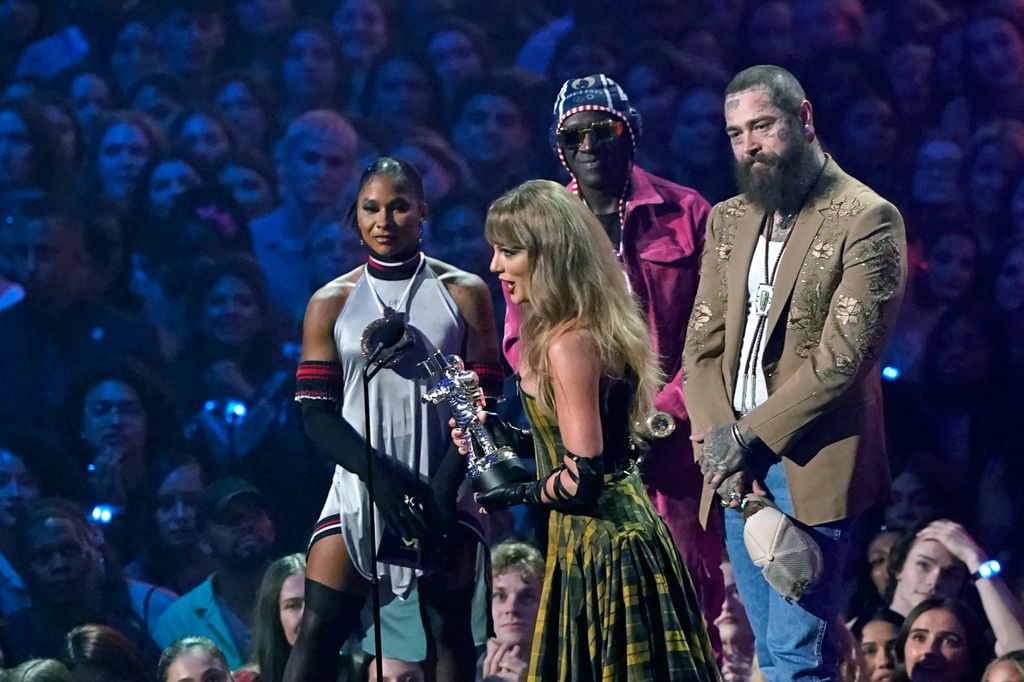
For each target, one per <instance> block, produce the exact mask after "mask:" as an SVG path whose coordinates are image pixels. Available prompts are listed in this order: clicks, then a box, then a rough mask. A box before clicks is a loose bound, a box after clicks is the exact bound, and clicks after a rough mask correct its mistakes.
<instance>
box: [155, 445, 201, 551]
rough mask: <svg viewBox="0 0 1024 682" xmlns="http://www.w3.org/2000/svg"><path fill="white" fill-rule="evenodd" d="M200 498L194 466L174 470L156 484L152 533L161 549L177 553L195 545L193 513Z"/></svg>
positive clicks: (199, 471) (195, 529)
mask: <svg viewBox="0 0 1024 682" xmlns="http://www.w3.org/2000/svg"><path fill="white" fill-rule="evenodd" d="M202 494H203V477H202V471H201V470H200V468H199V465H198V464H196V463H194V462H190V463H188V464H184V465H182V466H180V467H178V468H177V469H174V470H173V471H171V473H169V474H167V477H166V478H165V479H164V480H163V482H162V483H160V487H159V488H158V489H157V493H156V529H157V533H159V534H160V542H161V543H162V544H163V545H164V546H165V547H168V548H170V549H173V550H178V551H181V550H185V549H187V548H189V547H192V546H194V545H195V544H196V543H197V542H198V540H199V528H198V525H197V523H196V510H197V509H198V508H199V500H200V498H201V497H202Z"/></svg>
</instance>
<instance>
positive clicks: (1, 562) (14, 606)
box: [0, 432, 79, 617]
mask: <svg viewBox="0 0 1024 682" xmlns="http://www.w3.org/2000/svg"><path fill="white" fill-rule="evenodd" d="M77 473H78V470H77V468H76V467H74V466H73V465H72V463H71V458H70V457H68V456H67V454H66V453H65V452H64V451H62V450H59V449H56V448H51V447H48V446H47V445H46V444H45V443H41V442H39V441H38V440H37V439H35V438H32V437H31V435H25V434H15V433H11V432H0V617H6V616H9V615H11V614H12V613H14V612H15V611H17V610H19V609H23V608H25V607H26V606H28V605H29V597H28V590H27V589H26V588H25V582H24V581H23V580H22V578H21V576H20V575H19V574H18V571H17V569H16V568H15V567H16V566H19V565H20V564H21V561H20V557H19V556H18V554H17V543H16V542H15V536H16V528H17V524H18V522H19V521H20V520H21V519H22V517H23V516H24V515H25V512H26V511H27V510H28V508H29V507H31V506H32V505H33V504H35V503H36V501H37V500H39V498H40V497H46V496H51V495H68V496H74V495H75V494H76V493H77V491H78V488H79V485H78V478H77Z"/></svg>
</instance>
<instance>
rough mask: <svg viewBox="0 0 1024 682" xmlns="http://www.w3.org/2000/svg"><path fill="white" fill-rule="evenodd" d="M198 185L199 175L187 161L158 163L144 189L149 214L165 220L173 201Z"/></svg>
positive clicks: (200, 182) (169, 160) (172, 206)
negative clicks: (147, 199) (147, 185)
mask: <svg viewBox="0 0 1024 682" xmlns="http://www.w3.org/2000/svg"><path fill="white" fill-rule="evenodd" d="M200 184H202V180H201V179H200V177H199V174H198V173H197V172H196V170H195V169H194V168H193V167H192V166H190V165H189V163H188V162H187V161H184V160H183V159H168V160H167V161H163V162H161V163H159V164H158V165H157V167H156V168H154V169H153V173H152V175H150V176H149V187H147V188H146V189H147V194H148V198H149V209H150V212H151V213H152V214H153V215H155V216H157V217H158V218H162V219H164V220H166V219H167V218H168V216H170V214H171V209H173V208H174V202H175V200H176V199H177V198H178V197H180V196H181V195H182V194H184V193H185V192H187V191H188V190H190V189H192V188H193V187H198V186H199V185H200Z"/></svg>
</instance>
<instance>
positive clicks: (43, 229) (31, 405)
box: [0, 201, 162, 434]
mask: <svg viewBox="0 0 1024 682" xmlns="http://www.w3.org/2000/svg"><path fill="white" fill-rule="evenodd" d="M84 231H85V227H84V225H83V224H82V222H81V221H80V220H78V219H77V218H75V217H73V216H72V215H70V214H69V213H66V212H63V211H62V210H60V209H59V208H57V207H56V206H55V205H53V204H50V203H48V202H45V201H39V202H35V203H34V204H33V205H30V206H27V207H25V213H24V214H23V215H22V216H20V217H19V219H15V220H13V222H12V224H11V225H9V226H8V227H7V229H6V230H5V232H6V235H5V236H6V239H5V242H6V243H5V249H6V260H7V261H8V263H9V265H10V272H11V275H12V278H13V279H14V280H15V281H17V282H19V283H20V284H21V285H22V286H23V287H24V288H25V298H24V300H23V301H21V302H20V303H18V304H17V305H15V306H13V307H11V308H7V309H6V310H3V311H0V348H3V349H4V352H3V353H2V354H0V386H3V387H4V390H3V396H2V397H0V423H3V424H18V425H19V426H20V427H21V428H23V429H25V430H26V431H30V430H34V431H35V432H37V433H39V434H49V433H53V431H54V428H53V421H54V414H57V413H58V412H57V410H58V409H59V408H60V406H61V404H62V403H63V401H64V399H65V398H66V394H67V390H68V386H69V384H70V383H71V381H72V379H73V377H74V376H76V375H77V374H79V373H81V372H82V371H84V370H85V369H87V368H90V367H94V366H97V365H99V364H102V362H103V361H104V360H105V359H109V358H112V357H118V356H131V357H135V358H138V359H140V360H143V361H148V362H150V363H152V364H154V365H157V366H159V364H160V363H161V362H162V359H161V358H160V354H159V345H158V343H157V339H156V335H155V334H154V331H153V329H152V328H151V327H150V326H149V325H148V324H147V323H146V322H145V321H144V320H142V319H141V318H137V317H133V316H130V315H127V314H125V313H123V312H121V311H119V310H116V309H114V308H113V307H110V306H107V305H104V304H100V303H92V302H90V301H89V300H88V299H89V293H90V292H89V289H88V286H87V284H86V283H87V281H88V278H89V272H88V266H87V260H86V253H85V238H84Z"/></svg>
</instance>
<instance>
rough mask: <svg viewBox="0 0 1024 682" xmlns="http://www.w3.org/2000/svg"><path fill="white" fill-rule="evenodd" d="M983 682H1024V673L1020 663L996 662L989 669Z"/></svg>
mask: <svg viewBox="0 0 1024 682" xmlns="http://www.w3.org/2000/svg"><path fill="white" fill-rule="evenodd" d="M982 682H1024V672H1022V671H1021V666H1020V664H1019V663H1015V662H1013V661H996V662H995V663H992V664H991V665H990V666H989V667H988V670H987V671H986V673H985V678H984V679H983V681H982Z"/></svg>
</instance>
